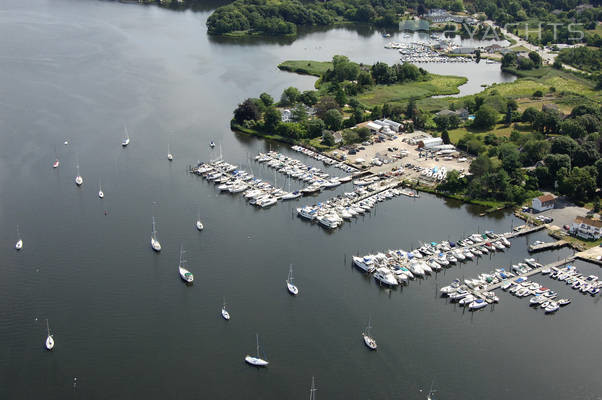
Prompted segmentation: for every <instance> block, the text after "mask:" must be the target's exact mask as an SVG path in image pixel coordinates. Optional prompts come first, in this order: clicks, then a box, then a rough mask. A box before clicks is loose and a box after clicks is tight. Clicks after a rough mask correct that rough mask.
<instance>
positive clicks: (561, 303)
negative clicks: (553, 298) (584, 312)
mask: <svg viewBox="0 0 602 400" xmlns="http://www.w3.org/2000/svg"><path fill="white" fill-rule="evenodd" d="M570 303H571V299H560V300H558V305H560V306H566V305H567V304H570Z"/></svg>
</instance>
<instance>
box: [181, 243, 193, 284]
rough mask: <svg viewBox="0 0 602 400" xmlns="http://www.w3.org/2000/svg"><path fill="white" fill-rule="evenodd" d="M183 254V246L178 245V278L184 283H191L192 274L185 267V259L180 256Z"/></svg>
mask: <svg viewBox="0 0 602 400" xmlns="http://www.w3.org/2000/svg"><path fill="white" fill-rule="evenodd" d="M183 254H184V247H183V246H182V245H180V264H179V265H178V271H179V272H180V278H182V280H183V281H184V282H186V283H192V282H193V281H194V275H192V272H190V271H188V270H187V269H186V268H185V264H186V260H184V259H183V258H182V255H183Z"/></svg>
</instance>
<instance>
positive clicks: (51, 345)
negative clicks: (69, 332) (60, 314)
mask: <svg viewBox="0 0 602 400" xmlns="http://www.w3.org/2000/svg"><path fill="white" fill-rule="evenodd" d="M46 332H47V336H46V343H45V345H46V348H47V349H48V350H52V349H53V348H54V338H53V337H52V335H51V334H50V326H49V325H48V318H46Z"/></svg>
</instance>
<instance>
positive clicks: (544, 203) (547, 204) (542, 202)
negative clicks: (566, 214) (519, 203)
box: [531, 194, 556, 212]
mask: <svg viewBox="0 0 602 400" xmlns="http://www.w3.org/2000/svg"><path fill="white" fill-rule="evenodd" d="M555 202H556V197H554V195H553V194H544V195H543V196H539V197H535V198H534V199H533V200H532V201H531V208H532V209H533V210H535V211H536V212H542V211H546V210H551V209H553V208H554V203H555Z"/></svg>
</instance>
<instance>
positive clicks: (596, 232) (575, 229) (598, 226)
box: [570, 217, 602, 240]
mask: <svg viewBox="0 0 602 400" xmlns="http://www.w3.org/2000/svg"><path fill="white" fill-rule="evenodd" d="M570 232H571V233H572V234H573V235H575V236H579V237H580V238H583V239H587V240H598V239H600V236H602V221H600V220H596V219H591V218H585V217H577V218H575V222H573V224H572V225H571V229H570Z"/></svg>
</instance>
